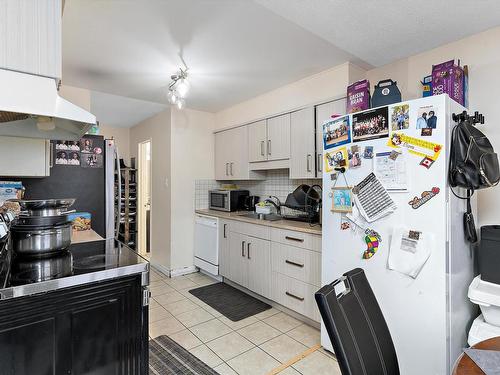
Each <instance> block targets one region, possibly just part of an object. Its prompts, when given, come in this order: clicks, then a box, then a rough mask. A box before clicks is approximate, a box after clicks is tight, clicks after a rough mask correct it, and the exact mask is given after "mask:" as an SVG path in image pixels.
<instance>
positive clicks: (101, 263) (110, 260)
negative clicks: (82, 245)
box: [73, 254, 119, 270]
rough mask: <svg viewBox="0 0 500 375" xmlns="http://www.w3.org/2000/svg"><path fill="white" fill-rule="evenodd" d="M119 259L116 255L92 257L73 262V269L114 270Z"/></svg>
mask: <svg viewBox="0 0 500 375" xmlns="http://www.w3.org/2000/svg"><path fill="white" fill-rule="evenodd" d="M118 261H119V257H118V255H117V254H100V255H92V256H88V257H85V258H81V259H76V260H75V261H74V262H73V268H75V269H77V270H79V269H81V270H96V269H106V268H115V267H117V266H118Z"/></svg>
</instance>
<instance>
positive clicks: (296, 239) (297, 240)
mask: <svg viewBox="0 0 500 375" xmlns="http://www.w3.org/2000/svg"><path fill="white" fill-rule="evenodd" d="M285 239H286V240H290V241H295V242H304V239H303V238H295V237H290V236H285Z"/></svg>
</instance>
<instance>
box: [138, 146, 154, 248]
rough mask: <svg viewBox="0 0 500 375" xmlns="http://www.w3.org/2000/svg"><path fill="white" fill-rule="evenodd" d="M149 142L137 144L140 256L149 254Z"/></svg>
mask: <svg viewBox="0 0 500 375" xmlns="http://www.w3.org/2000/svg"><path fill="white" fill-rule="evenodd" d="M151 147H152V144H151V140H147V141H144V142H141V143H139V153H138V154H139V181H137V184H138V186H137V188H138V198H139V201H138V203H139V204H138V226H137V229H138V233H137V234H138V240H139V241H138V245H139V246H138V251H139V253H140V254H142V255H150V252H151V209H152V207H151V163H152V160H151V155H152V154H151Z"/></svg>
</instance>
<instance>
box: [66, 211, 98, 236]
mask: <svg viewBox="0 0 500 375" xmlns="http://www.w3.org/2000/svg"><path fill="white" fill-rule="evenodd" d="M68 216H69V219H70V220H71V221H72V222H73V224H72V226H73V230H74V231H78V232H79V231H84V230H90V229H91V223H92V215H91V214H90V213H89V212H74V213H72V214H69V215H68Z"/></svg>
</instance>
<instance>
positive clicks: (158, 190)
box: [130, 109, 171, 270]
mask: <svg viewBox="0 0 500 375" xmlns="http://www.w3.org/2000/svg"><path fill="white" fill-rule="evenodd" d="M170 116H171V114H170V109H167V110H165V111H163V112H161V113H159V114H157V115H156V116H153V117H151V118H149V119H147V120H144V121H142V122H140V123H139V124H137V125H135V126H133V127H132V128H130V156H131V157H135V158H136V160H138V159H137V155H138V148H139V146H138V145H139V143H140V142H143V141H146V140H148V139H151V141H152V142H151V159H152V160H151V167H152V168H151V169H152V179H151V253H152V258H151V262H152V263H153V264H155V265H159V266H161V267H162V268H163V269H164V270H169V269H170V238H171V236H170V226H171V223H170V220H171V205H170V197H171V187H170V157H171V155H170V130H171V128H170V127H171V118H170Z"/></svg>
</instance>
